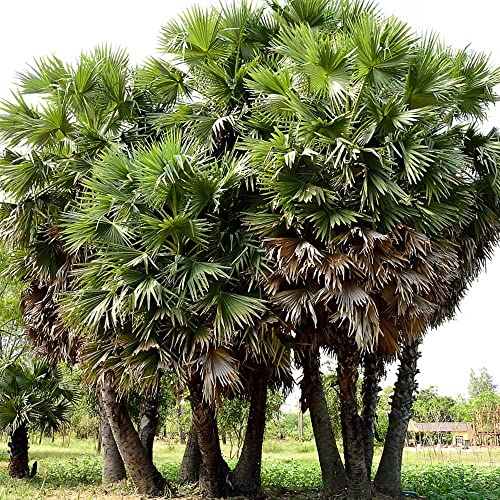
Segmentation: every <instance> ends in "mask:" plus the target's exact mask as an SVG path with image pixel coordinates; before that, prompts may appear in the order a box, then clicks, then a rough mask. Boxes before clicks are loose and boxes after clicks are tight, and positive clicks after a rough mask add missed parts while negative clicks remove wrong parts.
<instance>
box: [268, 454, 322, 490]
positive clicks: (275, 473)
mask: <svg viewBox="0 0 500 500" xmlns="http://www.w3.org/2000/svg"><path fill="white" fill-rule="evenodd" d="M262 485H263V487H264V488H269V489H287V490H294V491H305V490H311V489H316V488H321V470H320V468H319V465H318V464H315V463H299V462H295V461H290V462H282V463H265V464H263V465H262Z"/></svg>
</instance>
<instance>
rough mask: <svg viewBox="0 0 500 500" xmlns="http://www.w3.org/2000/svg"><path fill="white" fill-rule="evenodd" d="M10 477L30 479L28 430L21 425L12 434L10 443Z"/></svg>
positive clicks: (24, 425)
mask: <svg viewBox="0 0 500 500" xmlns="http://www.w3.org/2000/svg"><path fill="white" fill-rule="evenodd" d="M8 446H9V450H10V458H9V476H10V477H17V478H24V477H29V475H30V469H29V463H28V460H29V459H28V449H29V445H28V428H27V427H26V424H21V425H20V426H19V427H17V428H16V430H15V431H14V432H13V433H12V434H11V436H10V441H9V444H8Z"/></svg>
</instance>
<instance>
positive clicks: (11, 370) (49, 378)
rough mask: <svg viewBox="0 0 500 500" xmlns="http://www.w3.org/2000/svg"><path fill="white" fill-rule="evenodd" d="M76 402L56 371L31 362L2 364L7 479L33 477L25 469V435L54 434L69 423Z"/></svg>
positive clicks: (0, 417) (0, 404)
mask: <svg viewBox="0 0 500 500" xmlns="http://www.w3.org/2000/svg"><path fill="white" fill-rule="evenodd" d="M77 398H78V391H77V389H76V387H74V386H72V385H71V384H70V383H69V382H68V381H65V380H64V379H63V375H62V372H61V370H60V369H58V368H56V369H52V368H50V367H49V366H48V365H47V364H46V363H44V362H42V361H39V360H34V361H24V360H17V361H4V362H2V366H1V369H0V428H1V429H2V431H3V432H6V433H7V434H8V436H9V448H10V459H9V475H10V476H11V477H18V478H24V477H33V475H34V474H35V472H36V466H34V468H33V469H32V471H31V472H30V470H29V466H28V448H29V446H28V434H29V432H34V431H36V430H38V431H40V432H41V433H43V432H47V431H58V430H59V429H60V428H61V427H62V426H63V425H64V424H67V423H69V418H70V415H71V408H72V406H74V404H75V403H76V401H77Z"/></svg>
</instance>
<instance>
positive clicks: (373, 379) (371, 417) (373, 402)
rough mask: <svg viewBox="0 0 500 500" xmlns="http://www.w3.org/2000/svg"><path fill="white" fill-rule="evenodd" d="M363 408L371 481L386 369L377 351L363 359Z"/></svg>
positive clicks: (367, 468) (364, 433) (366, 452)
mask: <svg viewBox="0 0 500 500" xmlns="http://www.w3.org/2000/svg"><path fill="white" fill-rule="evenodd" d="M363 365H364V373H363V387H362V394H363V408H362V412H361V419H362V421H363V440H364V444H365V462H366V472H367V474H368V479H369V480H370V481H371V470H372V465H373V450H374V442H375V419H376V416H377V404H378V402H379V399H380V397H379V392H380V386H379V384H380V380H381V378H382V375H383V371H384V364H383V361H381V359H380V357H378V356H377V355H376V354H375V353H368V354H365V356H364V359H363Z"/></svg>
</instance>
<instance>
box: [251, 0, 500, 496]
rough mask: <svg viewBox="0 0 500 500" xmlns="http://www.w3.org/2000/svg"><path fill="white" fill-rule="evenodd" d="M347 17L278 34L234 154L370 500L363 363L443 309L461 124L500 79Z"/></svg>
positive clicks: (255, 71)
mask: <svg viewBox="0 0 500 500" xmlns="http://www.w3.org/2000/svg"><path fill="white" fill-rule="evenodd" d="M296 3H297V2H290V4H289V5H286V6H285V7H283V11H282V13H283V16H284V17H285V18H286V17H287V16H291V15H292V14H293V15H295V14H296V8H295V4H296ZM312 3H313V2H309V3H308V5H309V6H310V7H311V6H312ZM330 5H331V4H330ZM346 12H347V16H346ZM309 13H310V11H309ZM348 14H349V11H348V10H347V11H345V10H344V11H343V10H342V9H337V11H336V12H335V9H334V11H333V14H332V11H330V15H331V16H333V17H330V18H329V19H330V20H331V19H335V20H336V21H335V22H334V23H333V25H331V24H329V22H328V21H324V22H323V24H321V26H319V25H318V24H314V29H313V26H312V25H311V23H308V22H307V21H306V20H305V19H304V23H303V24H300V25H297V24H295V25H292V26H290V27H282V28H281V30H280V32H279V34H278V35H277V36H276V38H275V40H274V41H273V43H272V52H273V53H274V54H275V57H274V58H272V59H271V58H270V59H269V60H264V59H263V60H262V62H260V64H258V65H256V66H254V67H253V68H252V70H251V71H250V72H249V74H248V78H247V80H246V86H247V88H248V89H249V91H250V92H251V94H252V96H253V102H252V107H251V114H252V120H253V122H252V125H254V126H256V127H257V128H258V129H260V130H261V131H262V132H261V135H260V137H255V134H254V135H249V137H248V138H246V139H245V141H244V143H243V144H244V148H245V149H246V150H247V151H248V152H249V154H250V157H251V161H252V164H253V165H254V168H255V171H256V177H257V186H258V188H259V189H260V191H261V193H262V195H263V196H264V197H265V200H266V202H265V203H262V205H261V209H260V210H257V211H256V212H255V214H254V215H252V216H251V217H249V223H250V224H251V226H252V227H254V228H255V230H256V231H257V232H258V233H259V234H260V235H261V236H262V237H263V243H264V245H265V246H266V247H267V248H268V257H269V258H270V260H271V262H273V263H274V267H275V269H276V271H275V272H274V273H273V274H272V275H271V276H270V279H269V293H270V295H271V296H272V297H273V300H274V302H275V303H277V304H279V305H281V306H282V307H283V309H284V310H285V311H286V314H287V318H286V319H287V320H288V321H291V322H292V323H293V324H295V325H296V328H297V329H306V330H307V329H311V328H312V329H313V330H319V331H320V333H319V338H321V335H323V339H321V340H320V341H319V342H320V343H322V344H323V345H326V346H331V347H332V348H333V349H334V351H335V353H336V355H337V358H338V363H339V382H340V387H341V392H342V396H343V397H342V406H343V411H342V414H343V437H344V453H345V457H346V467H347V473H348V485H349V490H350V494H351V495H353V497H363V498H364V497H369V496H370V486H369V475H370V474H369V471H368V470H367V463H363V460H362V457H363V453H362V451H363V443H362V440H361V438H360V437H359V436H358V434H357V432H356V431H357V428H358V426H359V423H360V421H359V415H358V412H357V406H356V399H355V397H354V394H353V393H352V388H353V387H356V383H355V382H356V378H357V374H358V370H357V365H358V364H359V363H360V359H361V354H362V353H363V352H365V351H366V352H378V349H381V350H382V354H384V355H386V356H388V357H390V356H392V355H394V353H396V352H397V351H398V350H399V349H400V346H401V345H402V344H404V343H406V342H412V341H413V339H415V338H419V337H420V336H421V335H422V334H423V333H424V332H425V331H426V329H427V328H428V326H430V325H431V324H432V322H433V317H434V313H435V311H436V309H438V308H439V306H440V304H441V303H442V302H444V301H446V297H447V294H448V293H449V290H450V287H449V284H450V283H452V282H453V280H454V279H455V276H456V274H457V261H458V253H457V250H458V248H457V247H456V246H455V245H454V243H455V241H454V240H455V238H454V234H455V233H456V232H457V231H460V228H463V227H465V226H466V225H467V224H468V223H469V222H470V221H471V220H472V219H473V214H474V208H475V203H474V197H475V194H474V192H475V190H476V186H475V185H474V183H473V182H471V181H469V164H470V157H469V155H468V154H467V152H466V151H464V148H463V147H462V145H463V143H464V141H465V140H466V130H467V127H466V126H465V127H464V125H463V123H467V122H469V121H474V120H476V119H478V118H481V116H482V114H483V113H484V110H485V109H486V107H487V105H488V104H489V103H491V102H494V100H495V97H494V94H493V86H494V84H495V82H497V81H498V72H497V71H493V70H491V69H490V68H489V66H488V62H487V58H485V57H484V56H481V55H476V54H474V53H472V52H467V51H460V52H458V53H454V52H453V51H451V50H450V49H447V48H446V47H443V46H442V45H440V43H439V42H438V41H437V40H436V38H435V37H428V38H426V39H423V40H419V39H418V38H417V37H415V36H414V35H413V34H412V33H411V31H410V30H409V28H408V27H407V26H405V25H404V24H403V23H401V22H400V21H398V20H396V19H394V18H385V17H383V16H381V15H380V14H378V13H377V12H375V11H373V10H371V9H363V12H361V14H360V15H359V16H358V17H357V18H352V17H349V15H348ZM343 16H344V17H343ZM313 18H314V23H316V22H319V21H318V19H320V18H322V14H320V12H319V11H317V16H315V17H314V16H313ZM339 26H340V27H339ZM256 122H257V125H256ZM491 163H492V165H493V164H495V162H494V161H492V162H491ZM490 168H491V169H493V170H495V169H496V166H495V167H492V166H491V167H490ZM491 221H492V219H491V218H490V219H489V223H490V224H491ZM325 315H326V317H327V320H326V321H325V320H323V321H322V316H323V317H324V316H325ZM308 322H309V324H308ZM315 335H318V334H317V333H316V332H315Z"/></svg>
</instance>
